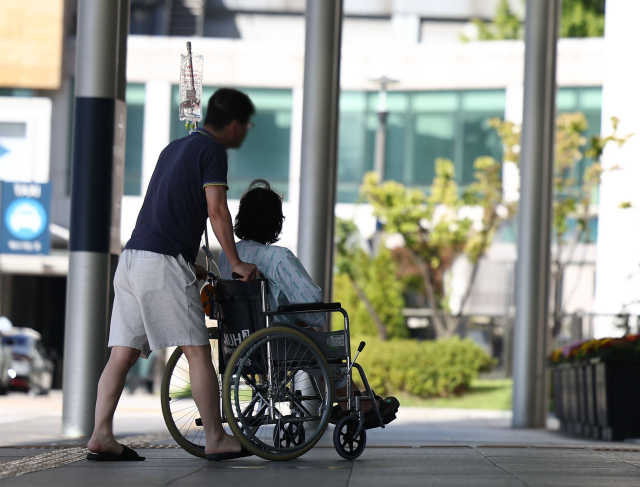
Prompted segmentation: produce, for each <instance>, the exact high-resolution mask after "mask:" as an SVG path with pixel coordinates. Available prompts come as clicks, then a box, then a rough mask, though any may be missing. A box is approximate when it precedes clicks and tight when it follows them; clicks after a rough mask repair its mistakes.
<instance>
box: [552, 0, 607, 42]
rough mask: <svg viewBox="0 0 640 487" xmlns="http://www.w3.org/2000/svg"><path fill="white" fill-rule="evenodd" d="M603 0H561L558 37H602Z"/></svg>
mask: <svg viewBox="0 0 640 487" xmlns="http://www.w3.org/2000/svg"><path fill="white" fill-rule="evenodd" d="M604 4H605V0H563V2H562V20H561V22H560V37H602V36H604Z"/></svg>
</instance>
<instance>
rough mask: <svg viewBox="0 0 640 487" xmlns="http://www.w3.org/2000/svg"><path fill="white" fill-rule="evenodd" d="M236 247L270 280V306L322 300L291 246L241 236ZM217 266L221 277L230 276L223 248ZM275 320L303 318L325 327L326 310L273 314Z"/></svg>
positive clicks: (292, 320) (286, 321)
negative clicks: (261, 241) (281, 245)
mask: <svg viewBox="0 0 640 487" xmlns="http://www.w3.org/2000/svg"><path fill="white" fill-rule="evenodd" d="M236 247H237V249H238V255H239V257H240V259H241V260H242V261H244V262H249V263H250V264H255V265H256V266H257V267H258V270H259V271H260V272H262V273H263V274H264V276H265V277H266V278H267V280H268V281H269V307H270V309H271V310H273V311H275V310H277V309H278V306H283V305H288V304H299V303H321V302H322V290H321V289H320V288H319V287H318V286H316V285H315V284H314V282H313V280H312V279H311V277H310V276H309V274H308V273H307V271H306V269H305V268H304V266H303V265H302V262H300V260H299V259H298V258H297V257H296V256H295V255H293V252H291V251H290V250H289V249H287V248H285V247H278V246H277V245H265V244H262V243H259V242H254V241H253V240H240V241H239V242H237V243H236ZM218 268H219V269H220V277H221V278H222V279H231V272H232V271H231V265H230V264H229V260H228V259H227V256H226V255H225V253H224V251H220V255H219V257H218ZM274 321H278V322H280V323H291V324H294V323H295V322H296V321H304V322H305V324H307V325H309V326H311V327H313V328H320V327H323V326H325V325H326V323H327V320H326V316H325V313H308V314H294V315H279V316H275V317H274Z"/></svg>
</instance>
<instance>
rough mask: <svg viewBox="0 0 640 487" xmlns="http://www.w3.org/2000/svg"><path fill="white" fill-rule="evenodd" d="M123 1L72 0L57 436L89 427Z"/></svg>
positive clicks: (98, 350)
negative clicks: (71, 112) (72, 77)
mask: <svg viewBox="0 0 640 487" xmlns="http://www.w3.org/2000/svg"><path fill="white" fill-rule="evenodd" d="M121 4H122V2H120V1H118V2H115V1H113V0H79V2H78V36H77V50H76V52H77V62H76V86H75V90H76V92H75V122H74V135H73V168H72V182H71V225H70V227H71V228H70V231H71V235H70V241H69V250H70V252H69V275H68V279H67V308H66V309H67V315H66V329H65V356H64V379H63V390H64V396H63V408H62V434H63V436H67V437H86V436H89V435H90V434H91V432H92V430H93V424H94V412H95V403H96V393H97V385H98V379H99V377H100V373H101V372H102V368H103V366H104V357H105V355H104V351H105V349H106V326H107V315H108V287H109V265H110V243H111V227H112V203H113V188H112V181H113V168H114V164H113V160H114V145H115V143H116V142H117V137H118V134H116V130H117V129H116V96H117V86H118V84H117V69H118V68H117V66H118V62H117V60H118V39H119V36H118V30H119V10H120V6H121Z"/></svg>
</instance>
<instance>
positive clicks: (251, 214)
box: [233, 179, 284, 245]
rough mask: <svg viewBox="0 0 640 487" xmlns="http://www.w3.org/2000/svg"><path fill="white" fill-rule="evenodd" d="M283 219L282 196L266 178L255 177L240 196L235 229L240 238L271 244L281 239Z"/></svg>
mask: <svg viewBox="0 0 640 487" xmlns="http://www.w3.org/2000/svg"><path fill="white" fill-rule="evenodd" d="M283 221H284V215H283V214H282V196H280V195H279V194H278V193H276V192H275V191H273V190H272V189H271V186H270V185H269V183H268V182H267V181H265V180H264V179H255V180H254V181H252V182H251V184H250V185H249V187H248V188H247V190H246V191H245V192H244V194H243V195H242V197H241V198H240V209H239V210H238V214H237V215H236V223H235V225H234V226H233V231H234V232H235V234H236V237H238V238H241V239H244V240H254V241H256V242H260V243H262V244H267V245H269V244H272V243H276V242H277V241H278V240H280V232H282V222H283Z"/></svg>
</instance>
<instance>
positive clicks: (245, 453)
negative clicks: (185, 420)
mask: <svg viewBox="0 0 640 487" xmlns="http://www.w3.org/2000/svg"><path fill="white" fill-rule="evenodd" d="M252 455H253V453H251V452H250V451H249V450H247V449H245V447H244V446H240V451H230V452H227V453H210V454H209V455H207V460H209V461H210V462H221V461H223V460H235V459H236V458H244V457H250V456H252Z"/></svg>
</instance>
